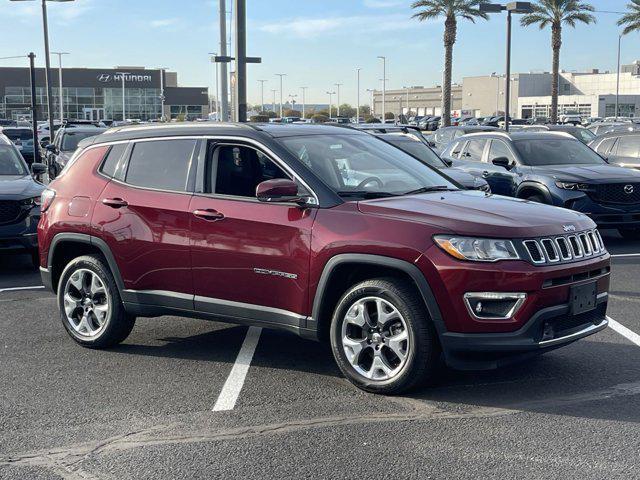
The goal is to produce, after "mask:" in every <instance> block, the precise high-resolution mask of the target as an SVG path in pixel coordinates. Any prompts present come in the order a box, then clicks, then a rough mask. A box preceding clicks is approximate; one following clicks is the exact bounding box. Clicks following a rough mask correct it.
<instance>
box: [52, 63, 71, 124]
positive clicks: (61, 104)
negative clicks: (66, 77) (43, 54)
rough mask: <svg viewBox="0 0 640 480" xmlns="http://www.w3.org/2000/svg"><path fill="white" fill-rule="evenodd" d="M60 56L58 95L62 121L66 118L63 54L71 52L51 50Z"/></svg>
mask: <svg viewBox="0 0 640 480" xmlns="http://www.w3.org/2000/svg"><path fill="white" fill-rule="evenodd" d="M51 53H53V54H54V55H57V56H58V97H59V98H60V123H62V121H63V120H64V96H63V95H62V56H63V55H69V52H51Z"/></svg>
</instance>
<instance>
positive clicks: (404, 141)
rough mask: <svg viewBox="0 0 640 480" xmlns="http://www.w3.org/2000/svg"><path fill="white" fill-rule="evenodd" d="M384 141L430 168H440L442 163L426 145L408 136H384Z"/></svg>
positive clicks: (442, 165)
mask: <svg viewBox="0 0 640 480" xmlns="http://www.w3.org/2000/svg"><path fill="white" fill-rule="evenodd" d="M384 139H385V140H386V141H387V142H389V143H390V144H391V145H393V146H395V147H398V148H399V149H400V150H402V151H403V152H407V153H408V154H409V155H413V156H414V157H416V158H418V159H420V160H422V161H423V162H424V163H426V164H427V165H431V166H432V167H436V168H442V167H444V163H443V162H442V160H440V158H438V156H437V155H436V154H435V153H433V150H431V149H430V148H429V147H428V146H427V145H425V144H424V143H422V142H421V141H420V140H418V139H417V138H415V137H412V136H410V135H386V136H385V137H384Z"/></svg>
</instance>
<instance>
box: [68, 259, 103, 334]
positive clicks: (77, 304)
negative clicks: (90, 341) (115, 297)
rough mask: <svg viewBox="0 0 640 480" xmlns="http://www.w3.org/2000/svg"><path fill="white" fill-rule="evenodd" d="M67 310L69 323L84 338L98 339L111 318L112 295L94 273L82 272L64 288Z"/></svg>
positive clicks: (75, 273)
mask: <svg viewBox="0 0 640 480" xmlns="http://www.w3.org/2000/svg"><path fill="white" fill-rule="evenodd" d="M63 301H64V311H65V316H66V319H67V322H68V323H69V325H70V326H71V328H73V330H74V331H75V332H76V333H77V334H79V335H81V336H83V337H95V336H97V335H99V334H100V333H101V332H102V330H103V329H104V327H105V325H106V323H107V320H108V318H109V292H108V291H107V289H106V287H105V284H104V282H103V281H102V279H101V278H100V277H99V276H98V275H97V274H96V273H95V272H93V271H91V270H88V269H85V268H83V269H78V270H76V271H75V272H73V274H72V275H71V276H70V277H69V279H68V280H67V283H66V285H65V287H64V297H63Z"/></svg>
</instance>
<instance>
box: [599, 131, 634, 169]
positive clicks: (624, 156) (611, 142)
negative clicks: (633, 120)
mask: <svg viewBox="0 0 640 480" xmlns="http://www.w3.org/2000/svg"><path fill="white" fill-rule="evenodd" d="M589 146H590V147H591V148H593V149H594V150H595V151H596V152H598V153H599V154H600V155H602V156H603V157H604V158H606V159H607V161H608V162H609V163H616V164H618V165H620V166H621V167H629V168H640V131H636V132H611V133H607V134H604V135H601V136H599V137H597V138H595V139H594V140H593V141H592V142H591V143H590V144H589Z"/></svg>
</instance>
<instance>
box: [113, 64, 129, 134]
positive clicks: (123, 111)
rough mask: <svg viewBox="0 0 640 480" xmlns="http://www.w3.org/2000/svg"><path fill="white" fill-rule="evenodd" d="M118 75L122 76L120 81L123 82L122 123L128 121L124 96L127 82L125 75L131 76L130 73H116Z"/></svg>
mask: <svg viewBox="0 0 640 480" xmlns="http://www.w3.org/2000/svg"><path fill="white" fill-rule="evenodd" d="M116 74H117V75H120V79H121V80H122V121H123V122H124V121H126V119H127V116H126V115H125V113H126V109H127V106H126V100H125V95H124V82H125V75H130V73H129V72H116Z"/></svg>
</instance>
